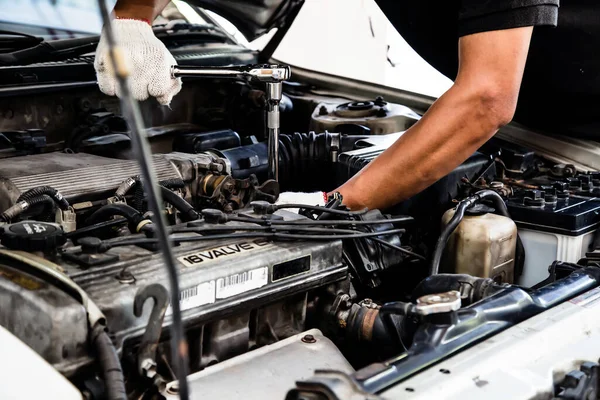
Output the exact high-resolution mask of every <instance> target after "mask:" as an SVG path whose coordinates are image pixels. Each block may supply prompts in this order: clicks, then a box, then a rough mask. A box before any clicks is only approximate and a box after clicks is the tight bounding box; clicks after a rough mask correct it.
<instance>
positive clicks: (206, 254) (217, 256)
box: [177, 239, 273, 267]
mask: <svg viewBox="0 0 600 400" xmlns="http://www.w3.org/2000/svg"><path fill="white" fill-rule="evenodd" d="M272 246H273V244H272V243H271V242H269V241H267V240H265V239H256V240H249V241H246V242H240V243H236V244H230V245H227V246H220V247H215V248H212V249H207V250H200V251H196V252H194V253H191V254H186V255H185V256H182V257H178V258H177V260H179V261H180V262H181V263H182V264H183V265H185V266H186V267H195V266H197V265H199V264H202V265H205V264H206V263H209V262H212V261H216V260H219V261H222V260H223V259H225V258H228V257H235V256H239V255H241V254H247V253H249V252H252V251H254V250H258V249H264V248H268V247H272Z"/></svg>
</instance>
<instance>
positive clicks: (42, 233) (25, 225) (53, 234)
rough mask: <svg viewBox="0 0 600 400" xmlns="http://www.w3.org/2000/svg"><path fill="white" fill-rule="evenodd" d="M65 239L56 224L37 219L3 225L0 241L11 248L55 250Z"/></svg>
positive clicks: (45, 251)
mask: <svg viewBox="0 0 600 400" xmlns="http://www.w3.org/2000/svg"><path fill="white" fill-rule="evenodd" d="M66 241H67V238H66V236H65V232H64V231H63V229H62V227H61V226H60V225H57V224H52V223H49V222H39V221H23V222H17V223H15V224H10V225H6V226H4V232H2V236H1V237H0V243H2V245H4V246H5V247H7V248H9V249H11V250H22V251H42V252H44V253H48V252H50V251H54V250H56V249H57V248H58V247H59V246H62V245H63V244H65V242H66Z"/></svg>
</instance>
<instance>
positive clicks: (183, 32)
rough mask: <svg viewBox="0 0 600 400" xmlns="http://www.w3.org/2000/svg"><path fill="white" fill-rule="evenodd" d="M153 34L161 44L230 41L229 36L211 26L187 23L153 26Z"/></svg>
mask: <svg viewBox="0 0 600 400" xmlns="http://www.w3.org/2000/svg"><path fill="white" fill-rule="evenodd" d="M153 30H154V34H155V35H156V37H157V38H159V39H160V40H162V41H163V42H165V41H167V42H170V41H176V40H194V41H196V40H198V39H208V40H211V41H214V40H217V41H219V42H222V43H225V42H228V41H230V40H231V38H230V37H229V35H227V34H226V33H225V32H223V31H222V30H221V29H220V28H218V27H217V26H215V25H212V24H190V23H188V22H175V23H169V24H165V25H154V29H153Z"/></svg>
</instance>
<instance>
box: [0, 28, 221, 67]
mask: <svg viewBox="0 0 600 400" xmlns="http://www.w3.org/2000/svg"><path fill="white" fill-rule="evenodd" d="M153 30H154V34H155V35H156V37H157V38H159V39H160V40H161V41H162V42H163V43H165V44H167V45H169V44H172V43H173V42H199V41H212V42H214V41H217V42H219V43H226V42H228V41H230V40H231V39H230V37H229V36H228V35H227V34H225V33H224V32H222V31H221V29H220V28H218V27H216V26H214V25H211V24H189V23H183V22H181V23H179V22H178V23H175V24H167V25H157V26H155V27H154V28H153ZM0 34H2V31H0ZM33 38H36V37H35V36H31V38H29V35H23V37H18V38H12V39H11V40H17V39H18V40H19V41H23V40H24V39H25V40H31V41H32V42H31V43H32V46H31V47H29V48H25V49H22V50H17V51H13V52H10V53H4V54H0V66H8V65H27V64H33V63H39V62H48V61H60V60H66V59H69V58H74V57H78V56H81V55H83V54H87V53H92V52H94V51H96V47H97V46H98V41H99V40H100V36H97V35H96V36H86V37H82V38H75V39H62V40H52V41H43V39H42V38H36V39H35V40H36V41H35V42H34V41H33ZM2 43H3V41H2V39H0V45H1V44H2ZM4 43H10V40H9V39H8V38H7V39H5V41H4Z"/></svg>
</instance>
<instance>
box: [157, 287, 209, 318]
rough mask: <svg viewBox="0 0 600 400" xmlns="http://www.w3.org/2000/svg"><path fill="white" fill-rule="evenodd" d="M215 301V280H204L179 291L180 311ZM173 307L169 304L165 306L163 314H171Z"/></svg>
mask: <svg viewBox="0 0 600 400" xmlns="http://www.w3.org/2000/svg"><path fill="white" fill-rule="evenodd" d="M214 302H215V281H210V282H204V283H201V284H199V285H196V286H192V287H191V288H187V289H184V290H182V291H181V293H179V306H180V308H181V311H185V310H190V309H192V308H196V307H200V306H203V305H205V304H212V303H214ZM172 313H173V309H172V307H171V305H169V308H167V313H166V314H165V315H171V314H172Z"/></svg>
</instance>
